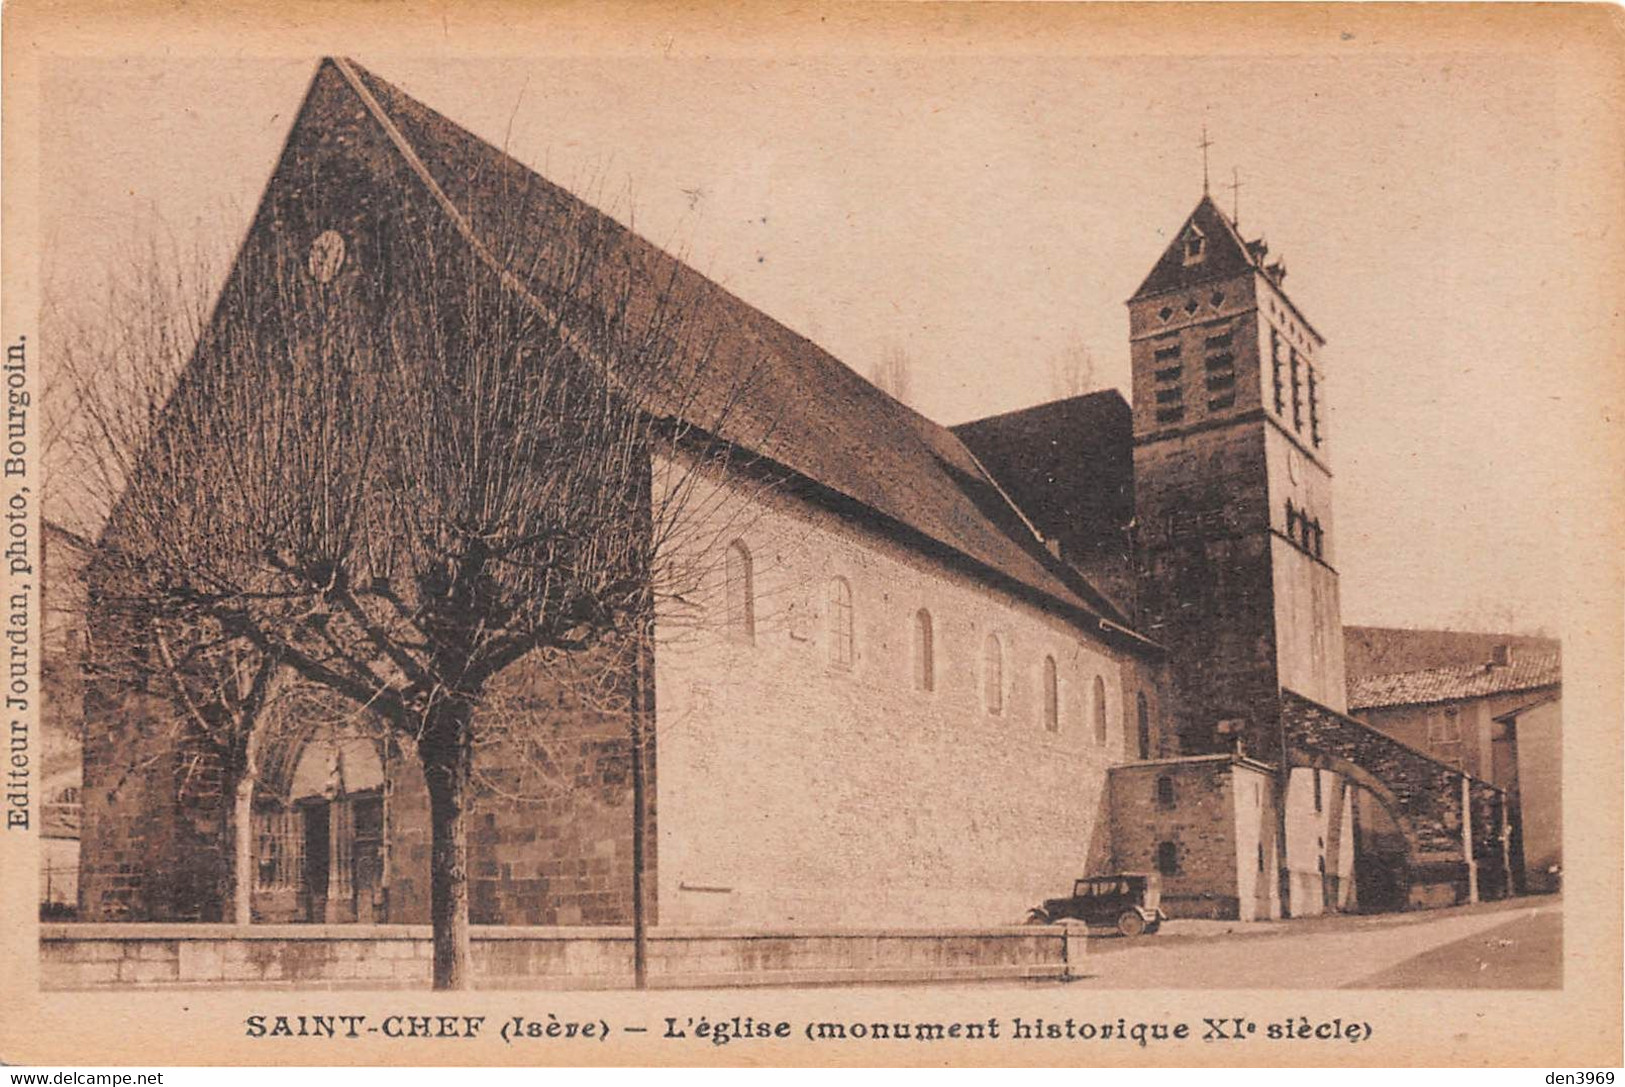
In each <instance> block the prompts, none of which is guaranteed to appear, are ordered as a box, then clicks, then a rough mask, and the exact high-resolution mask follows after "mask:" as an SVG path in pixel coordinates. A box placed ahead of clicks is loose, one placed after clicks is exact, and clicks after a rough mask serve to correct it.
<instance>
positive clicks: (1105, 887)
mask: <svg viewBox="0 0 1625 1087" xmlns="http://www.w3.org/2000/svg"><path fill="white" fill-rule="evenodd" d="M1161 901H1162V877H1161V876H1159V875H1157V874H1156V873H1155V872H1119V873H1117V874H1115V875H1110V876H1089V877H1087V878H1085V879H1080V880H1078V881H1077V882H1076V883H1074V884H1073V885H1072V897H1071V898H1050V899H1046V900H1045V901H1044V904H1043V905H1042V906H1038V907H1035V908H1034V909H1033V910H1032V911H1031V912H1029V913H1028V914H1027V921H1028V923H1029V924H1034V925H1048V924H1054V923H1056V922H1058V921H1068V920H1072V921H1082V922H1083V923H1084V924H1086V925H1100V926H1110V927H1113V928H1115V929H1117V931H1118V932H1121V933H1122V934H1123V935H1124V936H1138V935H1140V934H1141V933H1142V932H1144V933H1152V932H1156V931H1157V929H1159V928H1161V927H1162V923H1163V921H1165V920H1167V914H1165V913H1163V912H1162V906H1161Z"/></svg>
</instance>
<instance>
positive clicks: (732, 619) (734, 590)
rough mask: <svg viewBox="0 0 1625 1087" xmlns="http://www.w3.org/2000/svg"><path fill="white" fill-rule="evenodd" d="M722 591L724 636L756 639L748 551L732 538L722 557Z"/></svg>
mask: <svg viewBox="0 0 1625 1087" xmlns="http://www.w3.org/2000/svg"><path fill="white" fill-rule="evenodd" d="M722 583H723V593H724V596H725V599H726V614H725V616H724V621H725V622H726V624H727V631H728V637H730V638H733V639H735V640H737V641H741V642H753V641H755V640H756V587H755V584H754V579H753V578H752V575H751V562H750V552H749V551H747V550H745V545H744V543H742V542H741V541H739V540H735V541H734V542H733V543H731V544H729V545H728V550H727V553H726V554H725V555H724V556H723V560H722Z"/></svg>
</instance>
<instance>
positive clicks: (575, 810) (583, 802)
mask: <svg viewBox="0 0 1625 1087" xmlns="http://www.w3.org/2000/svg"><path fill="white" fill-rule="evenodd" d="M500 684H501V689H500V690H499V691H498V692H496V693H495V694H494V695H493V698H492V702H493V706H492V708H490V709H488V710H487V711H485V713H484V714H482V715H481V717H478V718H476V720H477V721H482V720H485V721H492V722H493V723H494V724H495V725H497V729H493V731H492V732H491V733H488V736H489V737H490V740H489V742H487V743H485V744H483V745H480V746H479V747H477V749H476V758H475V797H474V801H473V803H472V805H471V806H470V810H469V816H468V828H469V830H468V835H469V843H468V844H469V865H470V873H469V883H470V886H469V918H470V920H471V921H472V922H473V923H474V924H509V925H612V924H630V923H631V920H632V779H631V769H632V761H631V739H630V735H629V732H628V721H627V717H626V714H625V711H624V710H622V711H619V712H617V711H614V710H603V709H595V708H593V707H592V706H590V705H588V704H587V703H586V701H585V700H584V699H583V697H582V695H581V693H580V691H579V690H578V689H577V684H576V683H575V682H570V681H566V682H559V681H557V680H556V679H554V678H552V677H551V676H550V674H549V672H548V670H547V669H545V668H543V667H541V666H540V665H539V664H538V663H537V662H535V661H521V662H520V663H519V664H517V665H515V666H514V667H513V668H511V669H509V670H508V672H506V673H504V674H503V676H502V677H500ZM503 734H507V735H506V736H505V737H504V736H503ZM499 740H500V742H499ZM653 754H654V753H653V751H650V752H648V754H647V756H646V765H647V772H648V789H649V792H648V795H649V796H650V797H651V798H652V797H653V796H654V789H655V779H654V757H653ZM389 776H390V779H391V783H392V788H391V792H390V796H389V802H388V816H387V818H388V825H389V838H390V856H389V862H388V863H389V868H388V872H389V878H388V887H389V911H388V915H389V920H391V921H395V922H408V923H424V922H427V920H428V918H429V844H430V827H429V801H428V794H427V792H426V790H425V787H424V784H423V774H422V771H421V769H420V768H419V766H418V763H417V758H416V755H415V754H414V753H412V752H409V751H408V752H405V753H402V752H400V751H398V750H397V751H396V752H394V753H393V755H392V757H391V759H390V774H389ZM648 833H649V837H648V841H649V849H648V853H647V856H646V858H645V871H646V872H647V878H648V883H647V886H648V887H649V888H650V889H651V891H650V893H649V895H648V897H647V899H646V901H647V903H648V904H649V906H650V920H651V922H652V921H653V919H654V917H655V915H656V913H655V902H654V895H653V891H652V888H653V887H654V882H655V876H656V868H657V866H656V859H655V847H654V843H655V841H656V839H657V835H656V826H655V807H654V804H653V802H652V800H651V803H650V805H649V832H648Z"/></svg>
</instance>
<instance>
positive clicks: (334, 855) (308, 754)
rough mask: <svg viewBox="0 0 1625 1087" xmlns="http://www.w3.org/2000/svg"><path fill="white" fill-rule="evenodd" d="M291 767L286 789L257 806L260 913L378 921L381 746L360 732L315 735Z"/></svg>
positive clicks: (257, 900)
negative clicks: (292, 767)
mask: <svg viewBox="0 0 1625 1087" xmlns="http://www.w3.org/2000/svg"><path fill="white" fill-rule="evenodd" d="M294 766H295V769H294V772H293V774H292V777H291V780H290V781H289V784H288V788H287V791H286V794H285V795H284V796H283V797H280V798H262V799H261V800H259V802H257V803H256V805H255V809H256V810H255V812H254V823H255V832H256V833H255V837H256V840H257V847H258V854H259V855H258V864H257V872H256V880H255V896H254V897H255V902H254V912H255V915H256V917H257V918H258V919H260V920H265V921H300V922H309V923H317V924H345V923H350V922H357V921H359V922H371V921H375V920H381V919H382V918H383V916H384V912H385V911H384V862H385V849H384V772H383V761H382V759H380V758H379V754H378V749H377V747H376V746H375V744H374V743H373V742H372V741H371V740H369V739H367V738H364V737H360V736H353V735H344V734H340V735H328V736H318V737H315V738H312V739H311V740H309V741H308V742H307V743H305V744H304V745H303V747H302V749H301V750H300V752H299V755H298V760H297V762H296V763H295V764H294Z"/></svg>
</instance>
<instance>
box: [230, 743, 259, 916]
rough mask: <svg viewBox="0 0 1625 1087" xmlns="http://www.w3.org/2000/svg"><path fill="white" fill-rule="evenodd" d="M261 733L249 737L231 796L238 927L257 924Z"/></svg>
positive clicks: (234, 909) (234, 913)
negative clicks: (256, 846) (257, 793)
mask: <svg viewBox="0 0 1625 1087" xmlns="http://www.w3.org/2000/svg"><path fill="white" fill-rule="evenodd" d="M258 737H259V730H258V729H255V730H253V731H252V732H250V733H249V735H248V741H247V743H246V744H245V745H244V748H243V765H242V767H241V768H240V769H239V770H238V772H237V781H236V787H235V788H234V789H233V791H232V792H233V795H232V805H231V811H232V819H233V820H234V822H233V826H232V830H233V833H232V855H231V886H232V892H231V897H232V920H233V921H235V922H236V923H237V924H239V925H251V924H253V923H254V779H255V778H256V777H257V776H258V774H259V765H258V757H259V752H258V750H257V749H258V747H259V744H258V742H257V741H258Z"/></svg>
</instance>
